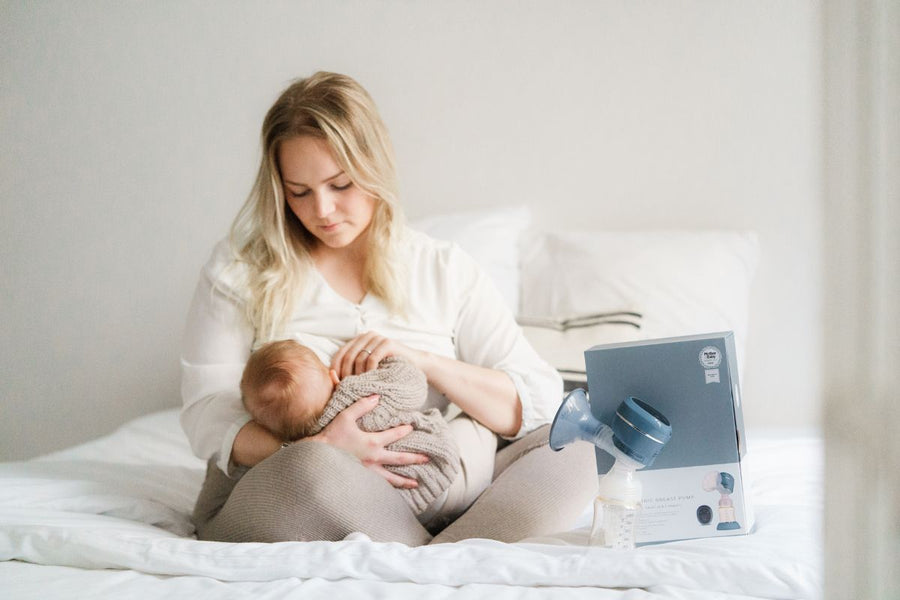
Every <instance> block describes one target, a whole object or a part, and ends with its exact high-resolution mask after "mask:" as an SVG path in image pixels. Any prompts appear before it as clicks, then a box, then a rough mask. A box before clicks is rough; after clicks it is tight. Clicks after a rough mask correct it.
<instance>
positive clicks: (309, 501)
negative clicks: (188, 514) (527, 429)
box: [193, 425, 597, 546]
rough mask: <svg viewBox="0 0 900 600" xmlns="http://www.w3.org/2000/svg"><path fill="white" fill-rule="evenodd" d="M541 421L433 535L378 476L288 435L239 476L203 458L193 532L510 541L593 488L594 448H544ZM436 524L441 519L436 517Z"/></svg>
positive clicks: (546, 525)
mask: <svg viewBox="0 0 900 600" xmlns="http://www.w3.org/2000/svg"><path fill="white" fill-rule="evenodd" d="M548 435H549V425H545V426H543V427H541V428H539V429H536V430H535V431H532V432H531V433H529V434H528V435H526V436H525V437H523V438H521V439H519V440H516V441H515V442H513V443H511V444H508V445H507V446H505V447H504V448H502V449H501V450H500V451H499V452H497V454H496V456H495V460H494V469H493V477H492V481H491V483H490V485H489V486H488V487H487V489H486V490H484V492H483V493H481V495H480V496H478V499H477V500H475V502H474V504H472V505H471V506H470V507H469V508H468V510H466V511H465V512H464V513H463V514H462V515H461V516H459V517H458V518H457V519H456V520H455V521H453V522H452V523H450V524H449V525H448V526H446V527H445V528H443V530H442V531H440V532H439V533H438V534H437V535H436V536H435V537H432V532H434V531H435V528H434V527H431V529H432V532H429V530H428V529H426V528H425V527H424V526H422V524H421V523H419V520H418V519H417V518H416V515H415V514H414V513H413V512H412V510H410V508H409V506H408V505H407V504H406V502H405V501H404V500H403V498H402V497H401V496H400V494H398V493H397V492H396V490H395V489H394V488H393V487H391V485H390V484H389V483H388V482H387V481H385V479H384V478H383V477H381V476H380V475H378V474H377V473H375V472H374V471H372V470H371V469H367V468H365V467H364V466H363V465H362V464H361V463H360V462H359V461H358V460H357V459H356V458H355V457H353V456H352V455H350V454H348V453H346V452H344V451H343V450H339V449H337V448H334V447H332V446H329V445H328V444H323V443H320V442H311V441H309V442H298V443H295V444H293V445H291V446H289V447H287V448H284V449H282V450H279V451H278V452H276V453H275V454H273V455H272V456H270V457H269V458H267V459H266V460H264V461H262V462H261V463H259V464H258V465H256V466H255V467H253V468H252V469H249V470H247V471H246V473H245V474H244V475H243V476H241V477H240V478H229V477H227V476H226V475H225V474H224V473H222V472H221V471H220V470H219V468H218V467H216V465H215V463H214V462H213V461H210V462H209V465H208V467H207V472H206V480H205V481H204V483H203V488H202V490H201V492H200V497H199V498H198V499H197V505H196V507H195V508H194V516H193V518H194V524H195V525H196V527H197V537H198V538H199V539H201V540H216V541H223V542H281V541H313V540H331V541H337V540H342V539H344V538H345V537H346V536H347V535H348V534H349V533H351V532H354V531H360V532H362V533H365V534H366V535H367V536H369V537H370V538H371V539H372V540H375V541H380V542H388V541H392V542H402V543H404V544H407V545H410V546H419V545H422V544H427V543H429V542H430V543H433V544H436V543H444V542H455V541H458V540H463V539H468V538H476V537H478V538H488V539H494V540H500V541H504V542H515V541H518V540H521V539H524V538H527V537H533V536H537V535H543V534H548V533H552V532H556V531H564V530H566V529H569V528H570V527H571V526H572V524H573V523H574V521H575V520H576V519H577V518H578V516H579V515H580V514H581V513H582V511H583V510H584V509H585V507H587V506H588V504H589V503H590V501H591V499H592V498H593V497H594V495H595V494H596V490H597V471H596V464H595V461H594V449H593V447H592V446H590V445H589V444H585V443H576V444H573V445H571V446H569V447H567V448H566V449H564V450H562V451H561V452H554V451H553V450H551V449H550V447H549V446H548V443H547V437H548ZM442 525H443V524H442Z"/></svg>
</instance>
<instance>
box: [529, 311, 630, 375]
mask: <svg viewBox="0 0 900 600" xmlns="http://www.w3.org/2000/svg"><path fill="white" fill-rule="evenodd" d="M518 321H519V325H521V326H522V331H523V332H524V333H525V338H526V339H527V340H528V342H529V343H530V344H531V346H532V347H533V348H534V349H535V351H536V352H537V353H538V354H539V355H540V356H541V358H543V359H544V360H546V361H547V362H548V363H550V364H551V365H553V367H555V368H556V370H557V371H559V373H560V375H562V378H563V382H564V384H565V390H566V391H569V390H571V389H573V388H576V387H586V386H587V373H586V372H585V368H584V351H585V350H586V349H587V348H590V347H592V346H596V345H597V344H611V343H613V342H628V341H632V340H636V339H641V337H640V336H641V315H639V314H638V313H633V312H621V313H609V314H605V315H602V316H600V317H596V318H593V319H585V320H583V321H581V322H575V323H568V322H566V321H556V322H547V321H546V320H543V319H533V318H527V317H521V316H520V317H519V319H518Z"/></svg>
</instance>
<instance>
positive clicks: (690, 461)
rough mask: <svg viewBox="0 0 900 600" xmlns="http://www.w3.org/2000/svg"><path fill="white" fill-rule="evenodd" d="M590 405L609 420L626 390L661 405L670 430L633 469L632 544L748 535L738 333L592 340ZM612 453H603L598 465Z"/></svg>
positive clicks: (600, 468)
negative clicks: (655, 452) (648, 460)
mask: <svg viewBox="0 0 900 600" xmlns="http://www.w3.org/2000/svg"><path fill="white" fill-rule="evenodd" d="M584 357H585V366H586V370H587V378H588V397H589V399H590V403H591V412H592V413H593V414H594V416H596V417H597V418H598V419H600V420H601V421H603V422H604V423H612V422H613V417H614V416H615V413H616V408H617V407H618V406H619V404H620V403H621V402H622V401H623V400H625V398H627V397H629V396H633V397H635V398H638V399H640V400H643V401H644V402H646V403H647V404H649V405H651V406H652V407H653V408H655V409H656V410H657V411H659V412H661V413H662V414H663V415H664V416H665V417H666V418H667V419H668V421H669V423H670V424H671V425H672V438H671V439H670V440H669V442H668V444H666V446H665V447H664V448H663V449H662V451H661V452H660V454H659V456H658V457H657V458H656V460H655V461H654V463H653V464H652V465H651V466H649V467H647V468H645V469H642V470H640V471H638V472H637V476H638V478H639V479H640V481H641V484H642V485H643V500H642V510H641V512H640V513H639V517H638V523H637V531H636V536H635V539H636V542H637V543H638V544H641V543H650V542H664V541H671V540H683V539H691V538H701V537H714V536H724V535H735V534H744V533H749V532H750V530H751V529H752V527H753V515H752V511H751V509H750V504H749V502H748V501H747V496H746V493H745V487H744V477H743V474H742V467H743V465H742V460H743V458H744V456H745V454H746V446H745V440H744V420H743V415H742V412H741V394H740V385H739V383H738V370H737V360H736V358H737V357H736V355H735V347H734V334H733V333H732V332H725V333H710V334H705V335H693V336H685V337H675V338H665V339H656V340H642V341H638V342H623V343H616V344H605V345H601V346H594V347H593V348H590V349H589V350H587V351H585V353H584ZM612 463H613V459H612V457H611V456H610V455H609V454H607V453H605V452H603V451H601V450H598V451H597V472H598V474H604V473H606V472H607V471H608V470H609V469H610V467H611V466H612Z"/></svg>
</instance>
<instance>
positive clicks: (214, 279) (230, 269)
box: [203, 237, 249, 297]
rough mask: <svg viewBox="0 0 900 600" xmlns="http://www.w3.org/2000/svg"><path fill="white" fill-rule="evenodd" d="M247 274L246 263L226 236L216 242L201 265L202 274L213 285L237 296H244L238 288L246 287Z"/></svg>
mask: <svg viewBox="0 0 900 600" xmlns="http://www.w3.org/2000/svg"><path fill="white" fill-rule="evenodd" d="M248 274H249V268H248V266H247V264H246V263H245V262H243V261H241V260H240V259H239V256H238V253H237V252H236V251H235V250H234V247H233V246H232V244H231V241H230V240H229V238H228V237H225V238H222V239H221V240H219V241H218V242H216V244H215V245H214V246H213V248H212V251H211V252H210V254H209V258H208V259H207V261H206V264H204V265H203V276H204V277H206V278H207V279H208V280H209V282H210V283H211V284H212V285H213V287H215V288H218V289H220V290H222V291H224V292H227V293H231V294H233V295H235V296H238V297H243V296H244V294H242V293H240V292H239V290H242V289H245V288H246V286H247V276H248Z"/></svg>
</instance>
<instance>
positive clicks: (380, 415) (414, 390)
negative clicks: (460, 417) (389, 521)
mask: <svg viewBox="0 0 900 600" xmlns="http://www.w3.org/2000/svg"><path fill="white" fill-rule="evenodd" d="M372 394H378V395H379V396H380V400H379V402H378V406H376V407H375V408H374V409H372V410H371V411H370V412H368V413H366V414H365V415H363V416H362V417H361V418H360V419H359V420H358V421H357V423H359V426H360V428H361V429H363V430H365V431H384V430H385V429H390V428H391V427H397V426H398V425H412V426H413V431H412V432H411V433H410V434H409V435H407V436H405V437H403V438H402V439H400V440H397V441H396V442H394V443H392V444H389V445H388V446H387V449H388V450H392V451H394V452H415V453H417V454H424V455H426V456H428V458H429V461H428V462H427V463H424V464H418V465H400V466H395V465H385V468H386V469H388V470H389V471H392V472H394V473H397V474H398V475H402V476H403V477H409V478H410V479H415V480H416V481H418V482H419V486H418V487H416V488H414V489H410V490H407V489H401V490H399V492H400V494H401V495H402V496H403V497H404V499H405V500H406V501H407V503H408V504H409V506H410V507H411V508H412V509H413V511H414V512H415V513H416V514H419V513H421V512H422V511H424V510H425V509H426V508H428V506H429V505H431V503H432V502H434V501H435V500H436V499H437V498H438V496H440V495H441V494H442V493H443V492H444V490H446V489H447V488H448V487H449V486H450V484H451V483H452V482H453V479H454V478H455V476H456V474H457V472H458V471H459V449H458V448H457V447H456V442H455V441H454V440H453V438H452V437H450V435H449V431H448V429H447V423H446V421H444V417H443V416H441V412H440V411H439V410H437V409H436V408H433V409H431V410H428V411H425V412H422V411H420V410H417V409H418V408H419V407H421V406H422V404H423V403H424V402H425V397H426V395H427V394H428V382H427V381H426V379H425V374H424V373H422V371H420V370H419V369H417V368H416V367H415V366H414V365H413V364H412V363H411V362H409V361H408V360H406V359H404V358H401V357H397V356H389V357H387V358H385V359H384V360H382V361H381V362H380V363H378V368H377V369H375V370H373V371H369V372H367V373H361V374H359V375H349V376H347V377H345V378H344V379H343V380H341V382H340V383H339V384H338V385H337V388H336V389H335V391H334V393H333V394H332V395H331V399H330V400H329V401H328V403H327V404H326V405H325V409H324V411H323V412H322V416H320V417H319V420H318V421H317V423H316V426H315V428H314V431H313V432H312V434H313V435H314V434H316V433H318V432H319V431H321V430H322V429H324V428H325V426H326V425H328V424H329V423H330V422H331V420H332V419H334V418H335V417H336V416H337V415H338V413H340V412H341V411H342V410H344V409H345V408H347V407H348V406H350V405H351V404H353V403H354V402H356V401H357V400H359V399H360V398H363V397H365V396H370V395H372Z"/></svg>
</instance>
